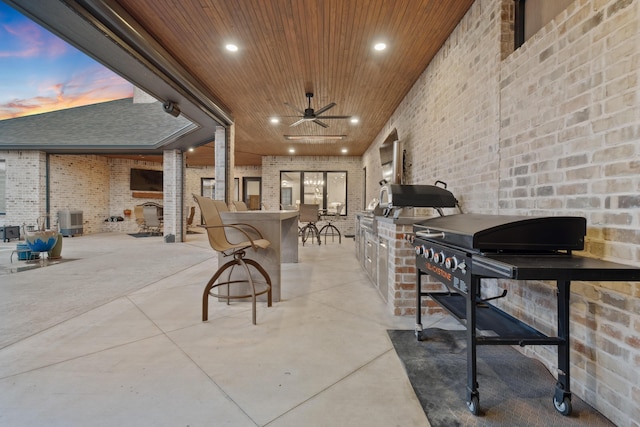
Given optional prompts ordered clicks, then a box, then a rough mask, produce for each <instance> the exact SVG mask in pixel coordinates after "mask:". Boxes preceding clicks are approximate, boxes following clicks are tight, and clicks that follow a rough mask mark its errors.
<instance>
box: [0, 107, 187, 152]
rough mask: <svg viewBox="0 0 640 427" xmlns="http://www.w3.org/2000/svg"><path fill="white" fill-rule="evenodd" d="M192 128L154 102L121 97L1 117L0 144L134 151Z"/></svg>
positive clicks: (55, 149) (168, 144)
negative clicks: (45, 111) (21, 115)
mask: <svg viewBox="0 0 640 427" xmlns="http://www.w3.org/2000/svg"><path fill="white" fill-rule="evenodd" d="M197 128H198V127H197V126H196V125H194V124H193V123H191V121H189V120H188V119H186V118H185V117H181V116H178V117H173V116H171V115H169V114H166V113H165V112H164V111H163V108H162V104H161V103H160V102H158V101H156V102H152V103H134V102H133V98H126V99H120V100H116V101H110V102H103V103H99V104H93V105H87V106H82V107H75V108H68V109H64V110H58V111H52V112H49V113H43V114H36V115H31V116H24V117H18V118H14V119H7V120H2V121H0V145H1V146H2V147H3V148H5V149H23V150H24V149H39V148H42V147H46V148H47V151H49V152H75V153H82V152H91V153H95V152H114V151H118V152H138V151H139V150H146V149H152V148H158V147H162V148H165V149H166V148H167V147H171V146H172V145H175V144H176V141H177V140H178V139H179V138H180V137H182V136H185V135H187V134H188V133H190V132H193V131H195V130H196V129H197Z"/></svg>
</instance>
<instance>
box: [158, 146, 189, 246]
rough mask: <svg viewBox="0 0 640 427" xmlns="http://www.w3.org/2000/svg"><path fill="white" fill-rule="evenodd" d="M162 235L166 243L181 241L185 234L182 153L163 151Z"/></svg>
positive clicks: (178, 151)
mask: <svg viewBox="0 0 640 427" xmlns="http://www.w3.org/2000/svg"><path fill="white" fill-rule="evenodd" d="M163 173H164V184H163V197H164V202H163V206H164V209H163V230H164V231H163V235H164V241H165V242H166V243H174V242H183V241H184V235H185V234H186V218H185V212H184V194H183V193H184V153H182V151H180V150H165V151H164V152H163Z"/></svg>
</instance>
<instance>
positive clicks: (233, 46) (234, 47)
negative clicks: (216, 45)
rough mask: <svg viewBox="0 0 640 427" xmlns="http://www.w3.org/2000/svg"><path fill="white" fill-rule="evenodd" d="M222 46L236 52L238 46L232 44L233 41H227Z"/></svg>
mask: <svg viewBox="0 0 640 427" xmlns="http://www.w3.org/2000/svg"><path fill="white" fill-rule="evenodd" d="M224 48H225V49H227V50H228V51H229V52H237V51H238V46H237V45H235V44H233V43H228V44H227V45H226V46H225V47H224Z"/></svg>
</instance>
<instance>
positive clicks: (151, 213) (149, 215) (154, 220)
mask: <svg viewBox="0 0 640 427" xmlns="http://www.w3.org/2000/svg"><path fill="white" fill-rule="evenodd" d="M142 214H143V216H144V225H145V228H146V230H147V231H148V232H149V233H151V234H156V233H160V228H161V226H162V221H161V220H160V217H159V216H158V207H157V206H143V209H142Z"/></svg>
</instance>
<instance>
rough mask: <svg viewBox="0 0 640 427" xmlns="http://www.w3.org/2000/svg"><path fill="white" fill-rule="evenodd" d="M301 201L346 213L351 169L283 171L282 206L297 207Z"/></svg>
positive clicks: (328, 210)
mask: <svg viewBox="0 0 640 427" xmlns="http://www.w3.org/2000/svg"><path fill="white" fill-rule="evenodd" d="M301 203H304V204H314V205H318V207H319V208H320V209H321V210H326V212H328V213H337V214H339V215H346V214H347V172H346V171H282V172H280V207H281V208H282V209H297V208H298V206H300V204H301Z"/></svg>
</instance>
